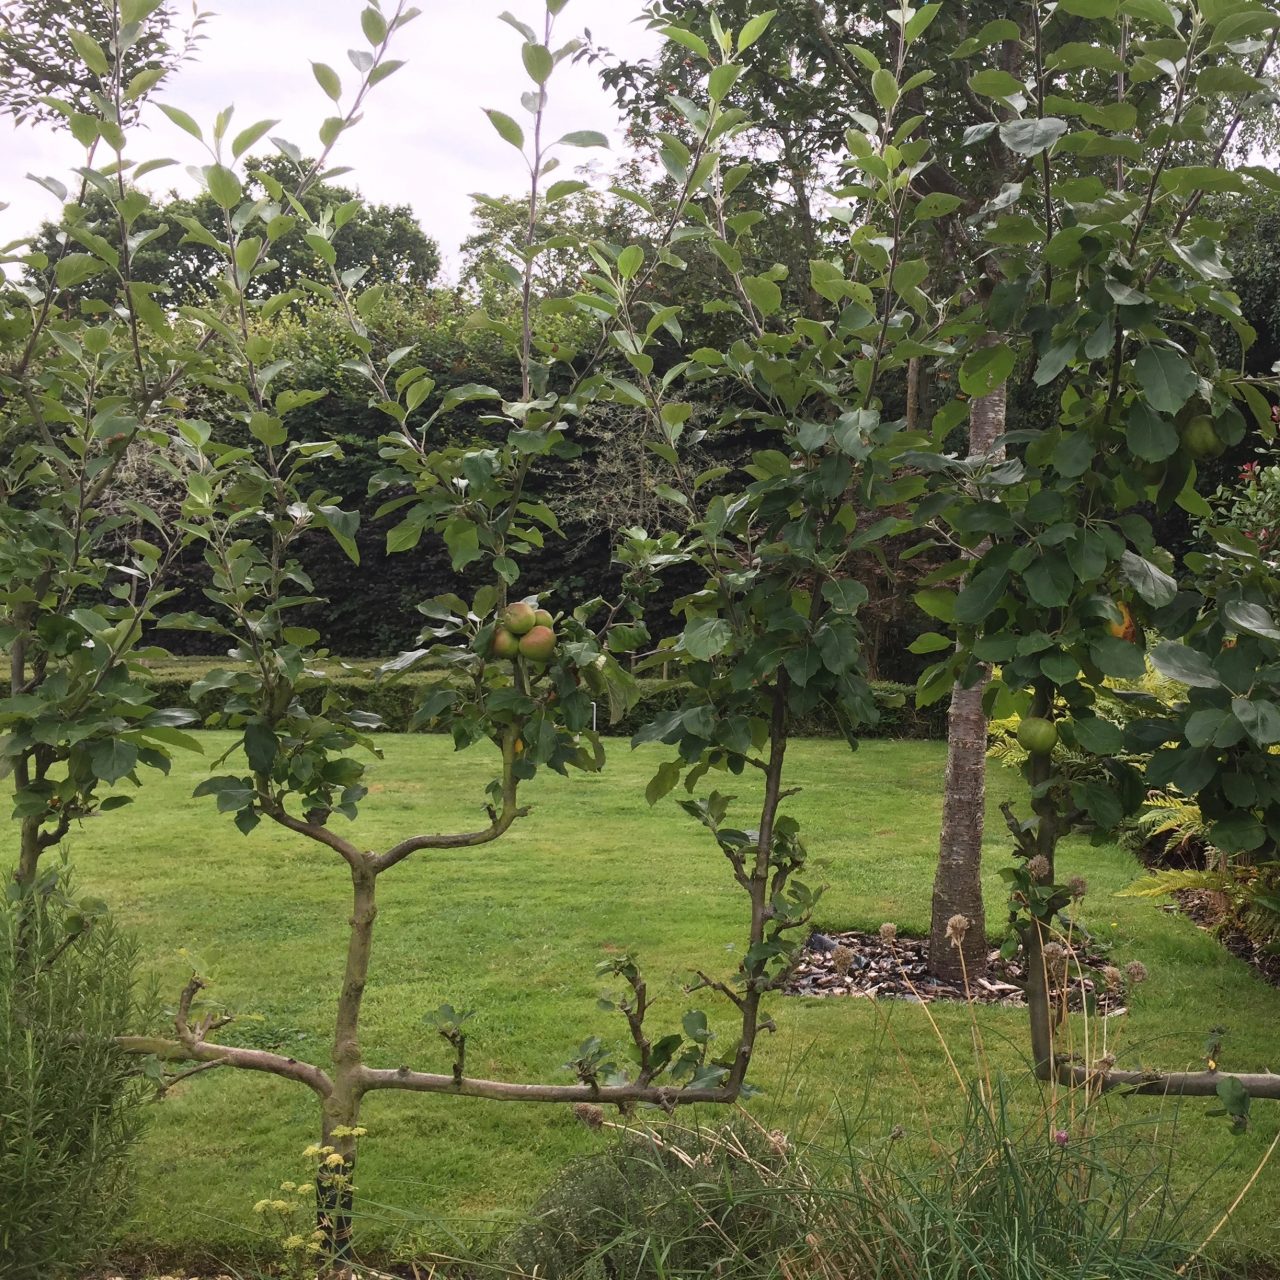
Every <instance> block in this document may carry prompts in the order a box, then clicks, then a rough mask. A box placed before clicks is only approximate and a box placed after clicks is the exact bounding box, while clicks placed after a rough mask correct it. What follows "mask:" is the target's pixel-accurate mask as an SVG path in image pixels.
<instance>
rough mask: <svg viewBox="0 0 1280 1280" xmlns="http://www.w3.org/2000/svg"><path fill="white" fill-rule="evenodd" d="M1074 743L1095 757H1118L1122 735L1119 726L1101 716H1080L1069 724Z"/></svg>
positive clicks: (1122, 743)
mask: <svg viewBox="0 0 1280 1280" xmlns="http://www.w3.org/2000/svg"><path fill="white" fill-rule="evenodd" d="M1071 728H1072V730H1073V731H1074V733H1075V735H1076V741H1077V742H1078V743H1079V744H1080V745H1081V746H1082V747H1083V748H1084V749H1085V750H1086V751H1091V752H1092V753H1093V754H1094V755H1095V756H1115V755H1119V754H1120V751H1121V749H1122V748H1123V746H1124V734H1123V733H1122V732H1121V731H1120V728H1119V726H1117V725H1114V724H1112V723H1111V721H1110V720H1104V719H1103V718H1102V717H1101V716H1081V717H1079V718H1078V719H1076V720H1073V721H1072V722H1071Z"/></svg>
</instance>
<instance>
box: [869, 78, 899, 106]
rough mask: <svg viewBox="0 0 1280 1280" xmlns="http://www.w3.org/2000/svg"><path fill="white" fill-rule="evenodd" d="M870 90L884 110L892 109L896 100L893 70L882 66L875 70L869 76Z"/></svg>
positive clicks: (896, 85) (895, 81)
mask: <svg viewBox="0 0 1280 1280" xmlns="http://www.w3.org/2000/svg"><path fill="white" fill-rule="evenodd" d="M871 92H872V95H873V96H874V97H875V100H876V101H877V102H878V103H879V104H880V105H881V106H882V107H883V108H884V109H885V110H886V111H891V110H893V108H894V107H895V106H896V105H897V102H898V82H897V80H896V79H895V78H894V75H893V72H892V71H886V70H885V69H884V68H883V67H881V68H880V70H879V71H876V72H875V73H874V74H873V75H872V77H871Z"/></svg>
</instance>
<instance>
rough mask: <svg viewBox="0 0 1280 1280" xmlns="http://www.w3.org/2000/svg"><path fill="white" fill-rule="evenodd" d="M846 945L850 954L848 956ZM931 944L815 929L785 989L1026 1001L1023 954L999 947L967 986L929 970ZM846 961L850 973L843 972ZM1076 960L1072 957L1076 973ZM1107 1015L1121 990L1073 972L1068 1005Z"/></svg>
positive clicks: (1119, 1007)
mask: <svg viewBox="0 0 1280 1280" xmlns="http://www.w3.org/2000/svg"><path fill="white" fill-rule="evenodd" d="M845 949H847V950H848V951H849V952H851V953H852V955H851V956H848V955H845V954H844V950H845ZM928 954H929V943H928V940H927V939H925V938H905V937H903V936H902V935H898V937H896V938H894V939H893V940H892V941H886V940H885V939H883V938H881V937H880V935H879V934H878V933H859V932H858V931H857V930H850V931H849V932H847V933H815V934H813V935H812V936H811V937H810V938H809V942H808V945H807V946H806V948H805V952H804V957H803V959H802V960H801V961H800V963H799V965H797V967H796V970H795V972H794V973H793V974H792V976H791V980H790V981H789V982H788V984H787V986H786V987H785V988H784V993H785V994H786V995H792V996H862V997H869V998H871V999H876V1000H906V1001H909V1002H911V1003H914V1004H931V1003H933V1002H934V1001H935V1000H952V1001H959V1002H961V1003H967V1002H969V1001H972V1002H974V1003H976V1004H997V1005H1008V1006H1021V1005H1025V1004H1026V1002H1027V998H1026V995H1025V994H1024V990H1023V985H1024V982H1025V978H1026V967H1025V965H1024V964H1023V962H1022V960H1021V957H1019V958H1017V959H1014V960H1002V959H1001V958H1000V953H999V951H992V952H991V953H990V954H989V956H988V970H987V975H986V977H983V978H976V979H974V980H972V981H971V982H970V983H969V989H968V990H967V991H966V990H965V985H964V983H963V982H945V981H943V980H941V979H939V978H934V977H931V976H930V975H929V973H928ZM846 960H847V961H848V970H847V972H844V973H842V972H841V969H843V968H844V966H845V962H846ZM1079 963H1080V964H1083V965H1084V966H1085V967H1086V968H1087V967H1088V966H1091V965H1092V966H1096V967H1101V966H1102V965H1103V964H1106V963H1107V961H1106V959H1105V957H1103V956H1102V955H1100V954H1096V953H1094V952H1092V951H1087V950H1086V951H1083V952H1081V955H1080V959H1079ZM1076 967H1077V962H1075V961H1073V962H1072V965H1071V968H1072V970H1073V971H1074V970H1075V969H1076ZM1086 996H1088V997H1089V998H1090V1000H1091V1001H1092V1002H1093V1005H1094V1008H1095V1010H1096V1011H1097V1012H1098V1013H1101V1014H1103V1015H1105V1016H1113V1015H1115V1014H1119V1013H1124V1012H1125V1006H1124V997H1123V993H1122V992H1109V991H1108V990H1107V988H1106V985H1105V984H1104V983H1095V982H1094V980H1093V978H1092V977H1090V976H1088V974H1087V973H1086V974H1085V975H1084V976H1079V975H1076V974H1074V973H1073V976H1072V979H1071V982H1070V985H1069V989H1068V1003H1069V1006H1070V1007H1071V1008H1072V1009H1081V1008H1083V1007H1084V1001H1085V997H1086Z"/></svg>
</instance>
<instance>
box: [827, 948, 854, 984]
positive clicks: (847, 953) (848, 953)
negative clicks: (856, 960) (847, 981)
mask: <svg viewBox="0 0 1280 1280" xmlns="http://www.w3.org/2000/svg"><path fill="white" fill-rule="evenodd" d="M831 965H832V968H834V969H835V971H836V972H837V973H838V974H839V975H840V976H841V977H842V978H847V977H848V976H849V970H850V969H852V968H853V948H852V947H837V948H836V949H835V950H834V951H833V952H832V953H831Z"/></svg>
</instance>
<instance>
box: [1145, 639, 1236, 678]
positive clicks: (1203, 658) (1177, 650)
mask: <svg viewBox="0 0 1280 1280" xmlns="http://www.w3.org/2000/svg"><path fill="white" fill-rule="evenodd" d="M1151 665H1152V666H1153V667H1155V669H1156V670H1157V671H1158V672H1159V673H1160V674H1161V675H1162V676H1168V677H1169V679H1170V680H1177V681H1178V682H1179V684H1185V685H1190V686H1191V687H1192V688H1194V689H1217V688H1220V687H1221V685H1222V681H1221V680H1219V679H1218V673H1217V672H1216V671H1214V669H1213V664H1212V663H1211V662H1210V661H1209V658H1208V656H1207V655H1206V654H1203V653H1201V652H1200V651H1199V650H1198V649H1191V648H1189V647H1188V646H1187V645H1185V644H1178V643H1176V642H1175V641H1173V640H1162V641H1161V642H1160V643H1159V644H1158V645H1156V647H1155V648H1154V649H1152V650H1151Z"/></svg>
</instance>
